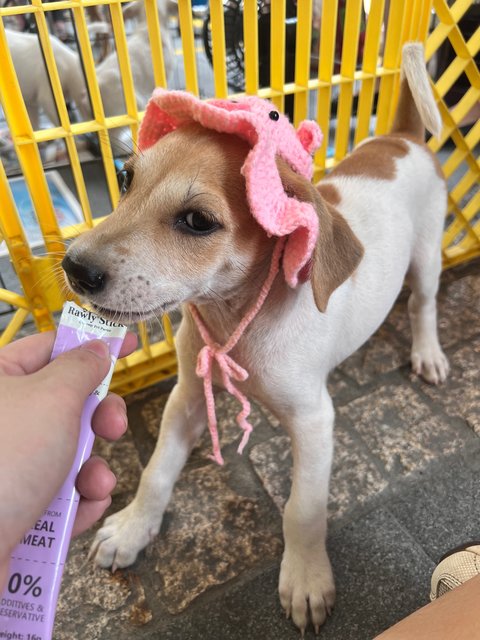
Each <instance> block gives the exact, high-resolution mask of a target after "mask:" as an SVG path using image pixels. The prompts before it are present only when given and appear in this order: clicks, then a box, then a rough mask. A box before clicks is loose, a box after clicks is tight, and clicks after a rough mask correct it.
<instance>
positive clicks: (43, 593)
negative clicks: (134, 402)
mask: <svg viewBox="0 0 480 640" xmlns="http://www.w3.org/2000/svg"><path fill="white" fill-rule="evenodd" d="M125 334H126V327H124V326H123V325H119V324H117V323H115V322H111V321H110V320H105V319H104V318H100V317H99V316H96V315H95V314H93V313H92V312H90V311H87V310H86V309H82V308H81V307H79V306H77V305H76V304H74V303H72V302H67V303H65V305H64V308H63V313H62V316H61V319H60V324H59V327H58V331H57V336H56V339H55V344H54V347H53V352H52V357H51V359H52V360H53V359H54V358H56V357H57V356H59V355H60V354H61V353H63V352H65V351H69V350H70V349H74V348H76V347H79V346H80V345H82V344H83V343H85V342H88V341H90V340H95V339H100V340H103V341H104V342H106V343H107V344H108V346H109V349H110V357H111V360H112V364H111V367H110V370H109V372H108V375H107V376H106V378H105V379H104V380H103V382H102V383H101V384H100V386H98V387H97V388H96V389H95V391H93V393H91V394H90V396H89V397H88V399H87V401H86V403H85V406H84V408H83V412H82V418H81V427H80V435H79V440H78V449H77V454H76V457H75V461H74V464H73V466H72V469H71V471H70V473H69V474H68V476H67V478H66V480H65V482H64V484H63V486H62V488H61V489H60V491H59V493H58V495H57V496H56V498H54V500H53V501H52V503H51V504H50V506H49V507H48V508H47V509H46V510H45V511H44V513H43V515H42V516H41V518H40V519H39V520H38V521H37V522H36V523H35V525H34V526H33V528H32V529H30V530H29V531H27V532H26V533H25V535H24V536H23V537H22V539H21V540H20V541H19V544H18V546H17V547H16V549H15V550H14V551H13V553H12V556H11V561H10V571H9V575H8V578H7V580H8V581H7V585H6V587H5V589H4V591H3V593H1V594H0V639H2V640H3V639H4V638H5V639H8V640H51V637H52V629H53V622H54V619H55V608H56V604H57V598H58V592H59V589H60V582H61V579H62V573H63V566H64V563H65V560H66V556H67V552H68V546H69V543H70V537H71V533H72V527H73V523H74V520H75V515H76V513H77V508H78V502H79V494H78V491H77V490H76V488H75V481H76V477H77V474H78V472H79V470H80V468H81V466H82V465H83V463H84V462H85V460H87V458H88V457H89V456H90V453H91V450H92V446H93V441H94V434H93V431H92V428H91V419H92V416H93V412H94V411H95V409H96V407H97V406H98V404H99V403H100V401H101V400H102V399H103V398H104V397H105V396H106V395H107V391H108V385H109V384H110V380H111V378H112V374H113V368H114V366H115V362H116V360H117V358H118V354H119V352H120V347H121V346H122V342H123V339H124V337H125Z"/></svg>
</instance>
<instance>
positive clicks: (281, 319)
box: [71, 136, 448, 630]
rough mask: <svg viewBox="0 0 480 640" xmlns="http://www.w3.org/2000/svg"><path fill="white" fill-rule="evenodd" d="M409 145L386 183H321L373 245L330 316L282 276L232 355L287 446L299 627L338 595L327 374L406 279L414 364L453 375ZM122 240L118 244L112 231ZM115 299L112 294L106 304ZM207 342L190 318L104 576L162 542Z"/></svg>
mask: <svg viewBox="0 0 480 640" xmlns="http://www.w3.org/2000/svg"><path fill="white" fill-rule="evenodd" d="M167 138H168V136H167ZM407 144H408V147H409V152H408V153H407V154H406V155H405V156H404V157H402V158H398V159H397V160H396V161H395V166H396V176H395V177H394V178H393V179H392V180H376V179H371V178H366V177H362V176H356V177H345V176H341V175H338V176H332V177H330V178H328V179H327V180H326V182H327V183H331V184H333V185H335V187H336V189H337V190H338V192H339V194H340V195H341V201H340V203H339V205H338V209H339V211H340V212H341V214H342V215H343V216H344V217H345V219H346V220H347V221H348V223H349V224H350V226H351V228H352V230H353V231H354V233H355V234H356V235H357V237H358V238H359V239H360V241H361V242H362V243H363V246H364V248H365V255H364V257H363V259H362V261H361V262H360V265H359V267H358V269H357V270H356V272H355V273H354V274H353V275H352V276H351V277H350V278H349V279H348V280H347V281H346V282H344V283H343V284H342V285H341V286H340V287H338V288H337V289H336V290H335V291H334V293H333V294H332V296H331V298H330V300H329V302H328V307H327V310H326V313H320V312H319V310H318V309H317V307H316V306H315V303H314V299H313V294H312V288H311V286H310V284H308V283H307V284H305V285H303V286H300V287H298V288H297V289H296V290H291V289H289V288H288V287H287V286H286V285H285V283H284V282H283V281H282V279H281V278H277V281H276V282H275V285H274V288H273V290H272V292H271V294H270V295H269V297H268V298H267V301H266V304H265V306H264V307H263V308H262V310H261V311H260V313H259V315H258V317H257V318H256V319H255V321H254V326H253V327H252V330H251V331H249V332H248V333H247V334H246V335H245V336H244V337H243V338H242V339H241V340H240V342H239V344H238V346H237V347H236V349H235V351H234V353H233V356H234V358H235V359H236V360H237V361H238V362H239V363H241V364H242V365H243V366H245V367H246V368H247V369H248V371H249V373H250V377H249V379H248V380H247V381H246V382H245V383H244V385H243V386H242V391H244V392H245V393H247V394H248V395H249V396H251V397H252V398H256V399H257V400H258V401H260V402H261V403H263V404H264V405H265V406H267V407H268V408H269V409H270V410H271V411H272V412H273V413H274V414H275V415H276V416H277V417H278V419H279V420H280V422H281V423H282V425H283V426H284V427H285V429H286V430H287V431H288V433H289V434H290V436H291V440H292V449H293V458H294V468H293V484H292V491H291V495H290V498H289V500H288V502H287V505H286V507H285V514H284V536H285V552H284V556H283V560H282V565H281V571H280V581H279V591H280V598H281V602H282V605H283V607H284V608H285V610H286V611H287V613H289V614H291V615H292V618H293V620H294V622H295V623H296V624H297V625H298V626H299V627H300V628H301V629H302V630H304V629H305V627H306V625H307V623H308V619H309V617H310V619H311V620H312V622H313V624H314V626H315V627H316V628H317V629H318V627H319V626H320V625H321V624H322V623H323V621H324V620H325V617H326V615H327V613H328V612H329V611H330V609H331V608H332V606H333V603H334V596H335V587H334V581H333V576H332V571H331V568H330V563H329V559H328V556H327V552H326V549H325V537H326V513H327V498H328V484H329V476H330V468H331V461H332V452H333V437H332V431H333V423H334V410H333V405H332V401H331V399H330V397H329V394H328V391H327V386H326V383H327V377H328V374H329V372H330V371H331V370H332V369H333V368H334V367H335V366H336V365H338V364H339V363H340V362H342V360H344V359H345V358H346V357H348V356H349V355H350V354H351V353H352V352H354V351H355V350H356V349H357V348H358V347H359V346H360V345H362V344H363V343H364V342H365V341H366V340H367V339H368V338H369V336H371V335H372V333H373V332H374V331H375V330H376V329H377V328H378V326H379V325H380V324H381V322H382V321H383V319H384V318H385V316H386V315H387V314H388V312H389V310H390V309H391V307H392V305H393V303H394V301H395V299H396V298H397V295H398V293H399V291H400V289H401V287H402V284H403V282H404V279H405V276H406V275H407V279H408V282H409V284H410V287H411V289H412V294H411V297H410V302H409V312H410V318H411V323H412V333H413V346H412V363H413V366H414V368H415V370H417V371H418V372H419V373H422V375H423V376H424V377H425V378H427V379H428V380H430V381H431V382H439V381H442V380H444V379H445V377H446V375H447V372H448V363H447V361H446V358H445V356H444V355H443V353H442V350H441V348H440V345H439V342H438V337H437V330H436V309H435V295H436V291H437V287H438V278H439V273H440V266H441V265H440V240H441V235H442V229H443V220H444V215H445V209H446V187H445V183H444V181H443V180H442V179H441V178H440V177H439V176H438V174H437V173H436V171H435V168H434V165H433V162H432V158H431V156H430V155H429V154H428V152H427V151H426V150H425V149H424V148H423V147H422V145H419V144H415V143H413V142H407ZM154 153H155V151H154V150H153V151H151V152H148V151H147V152H146V154H145V157H144V158H142V159H140V160H139V162H144V163H148V162H151V160H150V158H153V157H154V155H153V154H154ZM169 179H170V178H168V177H167V181H168V180H169ZM161 188H162V189H166V188H167V187H161ZM154 189H155V185H154V184H149V183H148V176H147V184H145V185H144V191H145V193H148V194H149V195H148V196H145V198H146V200H145V201H146V205H145V206H146V207H148V206H152V205H151V204H148V203H149V202H150V203H151V202H153V198H154V193H155V192H154ZM162 193H168V191H162ZM106 232H107V227H105V232H104V233H106ZM142 232H143V231H142V229H141V228H140V227H138V228H136V231H135V233H136V238H135V240H134V242H139V237H138V234H141V233H142ZM116 233H117V235H116V236H115V237H118V229H117V231H116ZM92 237H94V238H95V237H96V236H92ZM102 238H103V239H104V240H105V235H103V236H102ZM89 242H90V241H89V240H88V235H87V239H86V240H85V241H81V242H79V243H78V244H77V245H73V248H72V253H71V255H72V256H73V257H74V258H75V257H76V258H77V259H78V256H79V255H80V251H81V250H82V248H83V249H85V248H87V249H89V250H90V251H91V252H92V253H93V250H94V248H95V247H94V245H93V244H92V243H90V244H89ZM145 242H146V245H145V248H143V245H142V251H143V253H142V254H141V255H137V258H136V259H137V261H139V262H142V268H145V269H147V268H148V265H150V264H153V263H154V256H153V255H152V254H149V253H148V252H149V251H154V247H153V245H151V244H150V245H149V244H148V239H147V238H145ZM105 251H106V249H105ZM132 264H134V261H131V260H130V261H129V266H126V267H125V269H127V268H130V269H133V267H132V266H131V265H132ZM134 273H135V272H134V271H131V274H132V275H134ZM137 273H138V271H137ZM142 273H143V271H142ZM147 273H148V272H147ZM157 279H158V276H157ZM178 279H179V274H176V273H171V269H170V272H169V271H168V269H166V270H165V272H164V273H162V276H161V278H160V281H161V282H160V285H159V287H160V288H163V289H162V290H163V291H165V290H166V291H168V295H167V294H165V293H164V294H163V295H164V298H163V299H164V300H166V299H167V298H169V296H170V295H171V293H172V291H173V289H172V287H174V286H175V283H176V282H177V281H178ZM257 284H258V283H257ZM112 286H113V285H112ZM142 286H143V285H142ZM152 286H153V285H152ZM250 290H251V287H250ZM155 291H157V289H155ZM239 291H240V289H239ZM112 295H113V293H112V292H109V293H108V294H107V293H106V294H105V296H110V298H108V300H109V301H111V300H112V299H113V298H112ZM158 295H160V294H158ZM239 295H240V293H239ZM106 299H107V298H106ZM132 299H133V298H132ZM150 299H151V298H150ZM155 302H157V301H155ZM243 302H244V301H243ZM251 302H253V300H251ZM158 304H160V298H159V301H158ZM158 304H157V306H158ZM234 306H235V305H234ZM218 307H219V305H210V306H209V305H207V304H206V305H204V306H203V307H202V313H203V315H204V317H205V320H206V323H207V325H208V326H209V328H210V330H211V332H212V334H213V335H214V336H215V337H216V339H217V340H218V341H219V342H221V343H223V341H225V340H226V338H227V337H228V335H229V334H230V333H231V332H232V331H233V329H234V328H235V325H236V323H237V322H238V314H237V315H236V314H235V309H234V310H233V311H232V309H231V308H228V306H227V307H225V308H222V309H221V310H219V308H218ZM201 346H202V344H201V342H200V339H199V335H198V332H197V330H196V328H195V326H194V324H193V321H192V319H191V317H190V315H189V314H188V312H186V313H185V315H184V319H183V321H182V324H181V327H180V330H179V332H178V336H177V351H178V359H179V377H178V383H177V385H176V386H175V388H174V390H173V391H172V393H171V396H170V398H169V400H168V403H167V405H166V407H165V411H164V414H163V419H162V425H161V430H160V436H159V440H158V443H157V446H156V449H155V452H154V454H153V456H152V458H151V460H150V462H149V463H148V465H147V467H146V468H145V471H144V472H143V474H142V479H141V482H140V486H139V489H138V493H137V495H136V497H135V499H134V500H133V502H132V503H131V504H130V505H129V506H128V507H127V508H126V509H124V510H122V511H120V512H119V513H117V514H115V515H113V516H110V517H109V518H107V520H106V522H105V524H104V526H103V527H102V528H101V529H100V530H99V532H98V533H97V536H96V538H95V542H94V545H93V546H92V550H91V553H92V555H93V556H94V557H95V561H96V562H97V563H98V564H99V565H101V566H103V567H110V566H111V567H112V569H113V570H115V568H117V567H125V566H128V565H130V564H131V563H132V562H134V561H135V558H136V557H137V554H138V552H139V551H140V550H141V549H142V548H143V547H145V545H146V544H148V542H149V541H150V540H151V539H152V537H153V536H155V535H156V534H157V533H158V531H159V529H160V525H161V522H162V517H163V513H164V511H165V509H166V506H167V504H168V501H169V499H170V496H171V493H172V489H173V486H174V483H175V481H176V479H177V477H178V475H179V474H180V472H181V470H182V468H183V465H184V463H185V461H186V460H187V457H188V455H189V453H190V451H191V449H192V447H193V446H194V444H195V443H196V442H197V440H198V438H199V436H200V434H201V433H202V432H203V430H204V428H205V425H206V410H205V400H204V396H203V388H202V383H201V381H200V380H199V379H198V378H197V376H196V374H195V358H196V355H197V353H198V351H199V349H200V348H201ZM216 383H218V384H219V383H220V380H218V379H217V380H216Z"/></svg>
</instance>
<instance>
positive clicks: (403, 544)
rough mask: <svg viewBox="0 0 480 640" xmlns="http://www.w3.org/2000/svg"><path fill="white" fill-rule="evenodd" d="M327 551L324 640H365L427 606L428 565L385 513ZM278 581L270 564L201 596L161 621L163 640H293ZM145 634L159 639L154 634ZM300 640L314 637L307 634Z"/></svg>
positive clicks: (344, 533) (350, 529)
mask: <svg viewBox="0 0 480 640" xmlns="http://www.w3.org/2000/svg"><path fill="white" fill-rule="evenodd" d="M329 548H330V555H331V558H332V562H333V566H334V572H335V575H336V584H337V604H336V606H335V609H334V612H333V614H332V616H331V617H330V618H329V620H328V621H327V623H326V624H325V626H324V627H323V628H322V630H321V635H320V637H321V638H322V640H371V638H372V637H373V636H374V635H375V634H376V633H379V632H380V631H381V630H383V629H384V628H386V627H388V626H390V625H391V624H393V623H395V622H396V621H398V620H399V619H401V618H402V617H404V616H405V615H408V614H409V613H411V612H412V611H414V610H415V609H417V608H418V607H420V606H422V605H423V604H425V603H426V601H427V597H428V581H429V577H430V574H431V571H432V570H433V567H434V565H433V563H432V562H431V561H430V560H429V559H428V558H427V557H426V556H425V554H424V553H423V552H422V550H421V549H419V548H418V546H417V545H416V544H415V542H414V540H413V539H411V538H410V537H409V536H408V535H406V534H405V531H404V530H403V529H402V527H401V526H399V524H398V522H397V521H396V520H395V519H394V518H393V517H392V516H391V515H390V514H388V513H387V512H385V511H379V512H377V513H372V514H370V515H368V516H366V517H364V518H363V519H361V520H359V521H357V522H356V523H355V524H354V525H352V526H347V527H344V528H343V529H342V530H341V531H340V532H339V533H337V534H336V536H335V537H334V538H332V539H331V540H330V542H329ZM277 580H278V566H275V567H272V568H271V569H268V570H265V571H264V572H262V574H261V575H258V576H255V577H253V578H251V579H245V580H243V581H242V582H240V583H239V584H237V585H233V586H231V587H230V588H229V589H226V590H223V591H222V592H220V593H218V594H216V597H215V598H213V597H211V598H205V600H204V601H203V602H200V603H198V606H197V607H195V608H194V609H193V608H192V609H191V610H190V611H189V612H187V614H186V615H184V616H183V618H182V619H177V620H176V621H174V622H171V623H169V624H167V625H166V627H165V628H164V629H162V632H161V638H162V640H169V639H172V640H173V639H174V638H175V640H198V639H199V638H209V639H210V640H220V639H221V640H244V639H245V638H249V639H250V638H252V639H257V638H259V639H261V640H277V638H282V639H285V640H298V637H299V632H298V630H297V629H295V627H294V626H293V624H292V623H291V621H289V620H286V619H285V616H284V614H283V611H282V609H281V607H280V604H279V602H278V596H277ZM145 631H147V630H146V629H145ZM142 637H143V636H142ZM146 637H147V638H149V639H150V638H151V639H152V640H153V638H157V637H159V636H157V635H155V632H154V631H153V630H152V631H151V632H150V633H149V634H148V635H147V636H146ZM306 637H307V638H312V639H313V637H314V634H313V631H312V630H311V629H309V630H308V631H307V636H306Z"/></svg>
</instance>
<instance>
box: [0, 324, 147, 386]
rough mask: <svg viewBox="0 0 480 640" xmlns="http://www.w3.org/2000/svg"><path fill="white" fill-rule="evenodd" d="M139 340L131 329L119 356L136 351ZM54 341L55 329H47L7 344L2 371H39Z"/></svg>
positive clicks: (0, 353) (0, 359)
mask: <svg viewBox="0 0 480 640" xmlns="http://www.w3.org/2000/svg"><path fill="white" fill-rule="evenodd" d="M137 341H138V340H137V336H136V335H135V334H134V333H132V332H131V331H129V332H128V333H127V335H126V336H125V340H124V341H123V344H122V347H121V349H120V356H119V357H120V358H123V357H124V356H128V355H130V354H131V353H132V352H133V351H135V349H136V348H137ZM54 342H55V331H46V332H44V333H37V334H35V335H33V336H27V337H26V338H22V339H21V340H15V342H12V343H10V344H7V345H6V346H5V347H2V349H1V350H0V373H5V374H7V375H19V376H20V375H21V376H23V375H27V374H29V373H34V372H35V371H38V370H39V369H41V368H42V367H44V366H45V365H46V364H48V363H49V362H50V357H51V355H52V349H53V343H54Z"/></svg>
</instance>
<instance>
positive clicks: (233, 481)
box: [55, 261, 480, 640]
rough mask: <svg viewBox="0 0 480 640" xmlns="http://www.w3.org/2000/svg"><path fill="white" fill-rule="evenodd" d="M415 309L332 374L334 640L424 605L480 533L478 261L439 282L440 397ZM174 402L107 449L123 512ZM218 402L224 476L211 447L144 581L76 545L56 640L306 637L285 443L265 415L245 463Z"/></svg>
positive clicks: (134, 408)
mask: <svg viewBox="0 0 480 640" xmlns="http://www.w3.org/2000/svg"><path fill="white" fill-rule="evenodd" d="M405 299H406V296H405V294H404V295H402V296H401V299H400V300H399V302H398V304H397V305H396V306H395V308H394V309H393V310H392V312H391V314H390V316H389V318H388V319H387V321H386V323H385V324H384V325H383V327H382V328H381V329H380V330H379V332H378V333H377V334H376V335H375V336H373V337H372V338H371V340H370V341H369V342H368V343H367V344H366V345H365V346H364V347H363V349H361V351H359V352H358V353H356V354H354V355H353V356H352V357H351V358H349V359H348V360H347V361H346V362H345V363H344V364H343V365H342V366H341V367H339V369H338V370H336V371H335V372H334V374H333V376H332V381H331V390H332V393H333V394H334V396H335V404H336V407H337V422H336V453H335V462H334V469H333V478H332V484H331V497H330V507H329V521H330V529H329V549H330V554H331V558H332V562H333V566H334V571H335V575H336V583H337V590H338V597H337V604H336V608H335V610H334V613H333V615H332V616H331V618H330V619H329V620H328V622H327V623H326V625H325V626H324V627H323V629H322V631H321V638H323V639H324V640H368V639H370V638H372V637H373V636H374V635H375V634H376V633H379V632H380V631H381V630H383V629H385V628H387V627H388V626H390V625H391V624H392V623H394V622H395V621H397V620H399V619H400V618H402V617H404V616H405V615H407V614H408V613H410V612H412V611H413V610H415V609H416V608H418V607H419V606H421V605H423V604H425V603H426V602H427V600H428V593H429V579H430V575H431V572H432V570H433V568H434V566H435V563H436V561H437V560H438V558H439V556H440V555H441V554H442V553H443V552H444V551H445V550H447V549H449V548H451V547H452V546H455V545H457V544H459V543H461V542H462V541H466V540H471V539H475V538H477V539H478V537H479V535H480V526H479V524H478V515H479V512H478V496H479V489H480V476H479V473H478V471H479V469H480V439H479V438H478V435H479V433H480V410H479V407H480V391H479V386H478V381H479V378H480V323H479V320H478V318H479V312H480V261H477V262H474V263H471V264H470V265H467V266H464V267H460V268H457V269H455V270H453V271H450V272H447V273H445V274H444V275H443V278H442V287H441V292H440V295H439V301H440V335H441V340H442V343H443V344H444V346H445V347H446V350H447V354H448V356H449V358H450V362H451V365H452V371H451V375H450V378H449V380H448V382H447V384H445V385H443V386H442V387H440V388H433V387H430V386H428V385H426V384H425V383H423V382H422V381H421V380H419V379H418V378H416V377H415V376H413V375H412V374H411V373H410V370H409V366H408V355H409V328H408V324H407V322H406V309H405ZM167 395H168V385H165V384H164V385H163V386H159V387H157V388H151V389H148V390H146V391H142V392H139V393H137V394H134V395H132V396H130V397H129V398H128V407H129V417H130V431H129V433H128V434H127V436H126V437H125V438H124V439H123V441H121V442H120V443H118V444H101V445H99V446H98V451H99V452H100V453H102V454H103V455H104V456H106V457H107V458H108V459H109V461H110V463H111V465H112V467H113V468H114V470H115V471H116V473H117V475H118V477H119V483H118V486H117V489H116V491H115V496H114V504H113V507H112V510H117V509H118V508H120V507H122V506H124V505H125V504H126V503H127V502H128V501H129V500H131V498H132V497H133V495H134V493H135V489H136V486H137V483H138V479H139V476H140V473H141V469H142V467H143V466H144V465H145V464H146V462H147V461H148V459H149V456H150V454H151V452H152V450H153V447H154V444H155V439H156V436H157V432H158V424H159V421H160V417H161V413H162V410H163V407H164V404H165V400H166V397H167ZM218 400H219V401H218V406H219V414H220V418H221V420H220V422H221V425H220V427H221V432H222V446H223V452H224V455H225V459H226V464H225V466H224V467H223V468H220V467H218V466H216V465H215V464H214V463H212V462H210V461H209V460H208V459H207V454H208V453H209V450H210V443H209V440H208V437H207V436H205V437H204V439H203V440H202V442H201V444H200V446H199V447H198V448H197V449H196V450H195V451H194V453H193V455H192V457H191V459H190V461H189V462H188V464H187V466H186V468H185V470H184V472H183V473H182V475H181V477H180V480H179V482H178V484H177V487H176V489H175V492H174V495H173V499H172V501H171V503H170V506H169V509H168V512H167V514H166V517H165V520H164V523H163V525H162V530H161V534H160V536H159V537H158V538H157V539H156V540H155V541H154V542H153V543H152V544H151V545H150V546H149V547H148V548H147V549H146V551H145V552H143V553H142V554H141V555H140V557H139V559H138V561H137V562H136V563H135V565H134V566H133V567H132V568H131V569H129V570H126V571H118V572H117V573H116V574H115V575H111V574H110V573H109V572H107V571H103V570H100V569H96V568H94V567H93V565H92V564H91V563H89V562H87V559H86V555H87V550H88V547H89V544H90V541H91V539H92V536H93V532H92V533H88V534H87V535H84V536H83V537H82V538H79V539H77V540H76V541H75V542H74V543H73V546H72V549H71V553H70V558H69V561H68V565H67V569H66V573H65V578H64V582H63V587H62V594H61V599H60V604H59V607H58V614H57V622H56V630H55V638H56V639H57V640H67V639H68V640H85V639H87V638H88V640H97V639H101V640H111V639H115V640H124V639H125V640H126V639H127V638H128V639H130V638H139V639H145V640H146V639H154V638H161V639H162V640H167V639H170V638H171V639H172V640H173V639H174V638H175V640H187V639H188V640H190V639H191V640H203V639H204V638H205V639H206V638H208V639H209V640H220V639H221V640H229V639H232V640H233V639H238V640H240V639H242V640H245V639H254V640H255V639H257V638H258V639H259V640H273V639H276V638H282V639H285V640H288V639H289V638H291V639H292V640H293V639H297V638H298V637H299V633H298V632H297V630H296V629H295V628H294V627H293V625H292V623H291V622H290V621H287V620H286V619H285V617H284V615H283V613H282V610H281V608H280V605H279V603H278V598H277V594H276V581H277V577H278V568H279V562H280V558H281V552H282V538H281V511H282V508H283V506H284V504H285V500H286V497H287V495H288V488H289V482H290V480H289V478H290V463H291V458H290V453H289V443H288V437H287V436H286V435H285V434H284V433H283V431H282V429H281V427H280V426H279V425H278V423H277V422H276V421H275V420H274V419H273V417H272V416H270V415H269V414H268V413H267V412H265V411H263V410H262V409H261V408H260V407H257V406H256V407H255V408H254V411H253V424H254V426H255V429H254V432H253V434H252V437H251V441H250V445H249V448H248V450H246V451H245V452H244V455H243V456H242V457H240V456H238V455H237V454H236V453H235V442H236V440H237V430H236V428H235V425H234V420H233V415H234V410H235V406H234V401H232V400H231V399H230V398H228V397H227V396H223V395H220V397H219V399H218ZM307 637H311V638H313V631H311V630H309V632H308V633H307Z"/></svg>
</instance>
